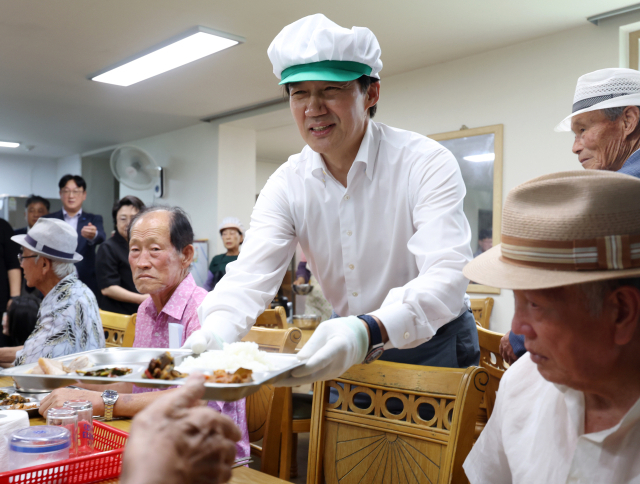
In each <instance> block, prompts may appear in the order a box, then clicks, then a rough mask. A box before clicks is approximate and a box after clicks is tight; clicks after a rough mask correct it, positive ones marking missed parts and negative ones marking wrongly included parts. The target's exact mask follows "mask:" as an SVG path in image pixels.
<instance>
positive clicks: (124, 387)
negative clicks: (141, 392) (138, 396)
mask: <svg viewBox="0 0 640 484" xmlns="http://www.w3.org/2000/svg"><path fill="white" fill-rule="evenodd" d="M74 386H76V387H80V388H84V389H85V390H92V391H94V392H100V393H102V392H104V391H105V390H115V391H117V392H118V393H131V392H133V383H124V382H120V383H111V384H109V385H92V384H91V383H83V382H80V383H77V384H76V385H74Z"/></svg>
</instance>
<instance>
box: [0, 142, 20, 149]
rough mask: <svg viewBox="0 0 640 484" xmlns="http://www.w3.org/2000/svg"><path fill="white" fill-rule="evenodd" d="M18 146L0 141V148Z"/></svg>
mask: <svg viewBox="0 0 640 484" xmlns="http://www.w3.org/2000/svg"><path fill="white" fill-rule="evenodd" d="M18 146H20V143H15V142H13V141H0V148H17V147H18Z"/></svg>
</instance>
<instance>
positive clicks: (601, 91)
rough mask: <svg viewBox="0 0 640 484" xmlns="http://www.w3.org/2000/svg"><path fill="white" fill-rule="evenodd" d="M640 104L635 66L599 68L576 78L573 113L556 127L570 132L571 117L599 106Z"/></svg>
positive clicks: (639, 90)
mask: <svg viewBox="0 0 640 484" xmlns="http://www.w3.org/2000/svg"><path fill="white" fill-rule="evenodd" d="M621 106H640V72H639V71H636V70H635V69H622V68H615V69H600V70H599V71H594V72H590V73H589V74H585V75H584V76H580V78H578V84H577V85H576V93H575V94H574V96H573V110H572V111H573V112H572V113H571V114H570V115H569V116H567V117H566V118H564V119H563V120H562V122H561V123H560V124H558V126H556V128H555V130H556V131H558V132H561V131H571V118H572V117H573V116H576V115H578V114H582V113H587V112H589V111H596V110H598V109H606V108H618V107H621Z"/></svg>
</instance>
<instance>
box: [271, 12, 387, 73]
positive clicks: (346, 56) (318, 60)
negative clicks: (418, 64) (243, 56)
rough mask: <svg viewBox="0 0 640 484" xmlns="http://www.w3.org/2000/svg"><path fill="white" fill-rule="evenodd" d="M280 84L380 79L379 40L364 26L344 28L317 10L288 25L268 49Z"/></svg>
mask: <svg viewBox="0 0 640 484" xmlns="http://www.w3.org/2000/svg"><path fill="white" fill-rule="evenodd" d="M267 54H268V55H269V59H270V60H271V63H272V64H273V73H274V74H275V75H276V77H277V78H278V79H281V81H280V84H287V83H290V82H302V81H342V82H346V81H354V80H356V79H358V78H359V77H361V76H365V75H366V76H370V77H375V78H376V79H380V71H381V70H382V61H381V60H380V44H378V39H376V36H375V35H373V32H371V30H369V29H368V28H366V27H352V28H351V29H346V28H344V27H340V26H339V25H338V24H336V23H335V22H332V21H331V20H329V19H328V18H327V17H325V16H324V15H322V14H320V13H317V14H315V15H309V16H308V17H304V18H301V19H300V20H297V21H295V22H293V23H292V24H290V25H287V26H286V27H285V28H283V29H282V31H281V32H280V33H279V34H278V35H277V36H276V38H275V39H273V42H271V45H270V46H269V48H268V49H267Z"/></svg>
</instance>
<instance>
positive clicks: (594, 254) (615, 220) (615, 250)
mask: <svg viewBox="0 0 640 484" xmlns="http://www.w3.org/2000/svg"><path fill="white" fill-rule="evenodd" d="M501 242H502V243H501V244H499V245H497V246H495V247H493V248H492V249H490V250H488V251H487V252H485V253H483V254H482V255H480V256H478V257H477V258H475V259H474V260H472V261H471V262H470V263H469V264H467V265H466V267H465V268H464V271H463V272H464V275H465V276H466V277H468V278H469V279H470V280H472V281H475V282H478V283H480V284H485V285H488V286H493V287H500V288H504V289H522V290H524V289H545V288H551V287H559V286H568V285H571V284H580V283H583V282H591V281H599V280H605V279H622V278H627V277H635V276H640V179H638V178H635V177H632V176H629V175H622V174H620V173H615V172H610V171H598V170H580V171H567V172H562V173H554V174H551V175H545V176H541V177H539V178H535V179H533V180H530V181H528V182H526V183H523V184H522V185H520V186H517V187H516V188H514V189H513V190H511V191H510V192H509V194H508V195H507V199H506V201H505V204H504V210H503V217H502V240H501Z"/></svg>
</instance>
